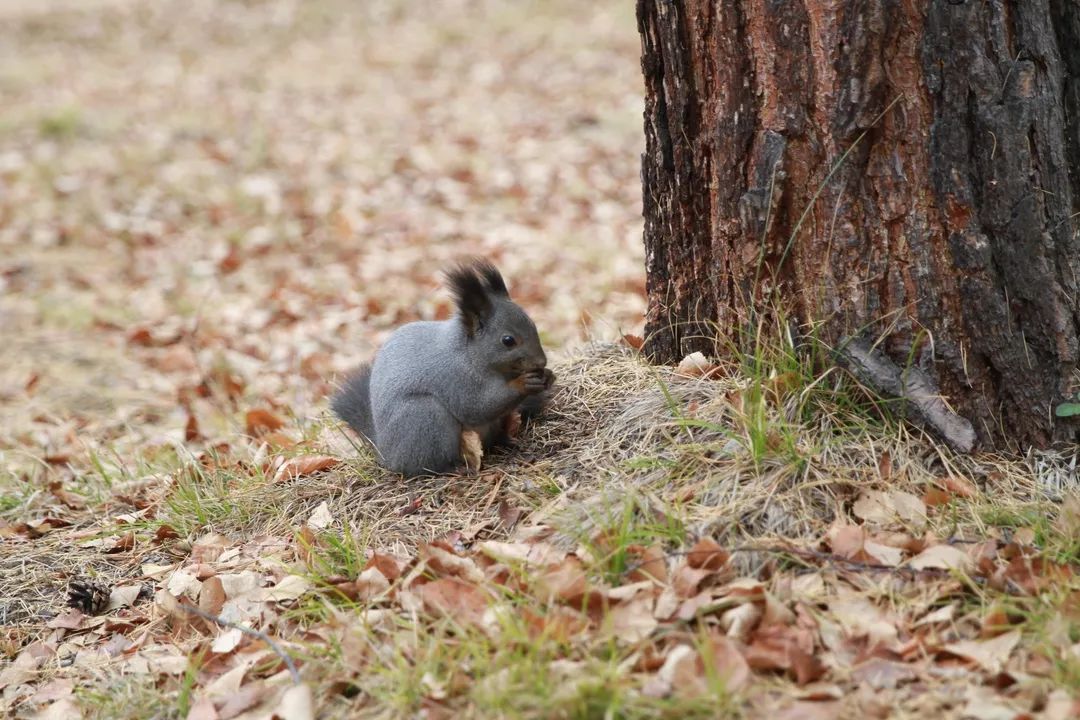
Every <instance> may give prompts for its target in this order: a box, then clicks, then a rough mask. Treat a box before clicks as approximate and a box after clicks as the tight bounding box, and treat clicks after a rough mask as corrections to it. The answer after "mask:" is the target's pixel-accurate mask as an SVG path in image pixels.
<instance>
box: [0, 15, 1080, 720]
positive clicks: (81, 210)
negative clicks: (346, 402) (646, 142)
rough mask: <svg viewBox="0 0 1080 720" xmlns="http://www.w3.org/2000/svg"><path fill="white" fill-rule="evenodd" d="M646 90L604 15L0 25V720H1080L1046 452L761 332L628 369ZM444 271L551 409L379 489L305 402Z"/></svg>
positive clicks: (322, 400)
mask: <svg viewBox="0 0 1080 720" xmlns="http://www.w3.org/2000/svg"><path fill="white" fill-rule="evenodd" d="M638 51H639V45H638V39H637V35H636V29H635V27H634V21H633V7H632V4H631V3H629V2H615V1H614V0H611V1H609V0H604V1H602V2H594V3H575V2H569V1H568V0H565V1H564V0H556V1H554V2H550V1H545V2H539V1H537V2H522V3H497V2H484V1H475V0H470V1H465V0H455V1H450V2H440V3H405V2H400V1H399V0H385V1H378V2H366V3H352V2H346V1H345V0H307V1H305V2H293V1H289V0H262V1H260V0H247V1H243V2H241V1H239V0H213V1H212V0H196V1H195V2H179V1H178V0H166V1H165V2H141V1H139V0H94V1H93V2H66V1H61V0H49V1H48V2H29V1H26V2H22V1H16V2H8V3H4V4H3V5H2V7H0V97H3V98H4V114H3V116H2V117H0V329H2V331H3V334H2V340H3V342H2V343H0V709H2V711H3V712H4V713H8V714H11V715H14V716H16V717H25V718H29V717H40V718H72V717H86V718H149V717H154V718H191V719H192V720H207V719H212V718H217V719H219V720H227V719H229V718H273V717H278V718H284V719H287V720H302V719H305V718H313V717H328V718H329V717H431V718H441V717H447V718H450V717H455V718H456V717H483V718H488V717H535V718H548V717H566V718H592V717H596V718H607V717H627V718H632V717H671V718H683V717H703V718H704V717H718V716H719V717H747V718H756V717H762V716H770V717H776V718H778V719H779V718H792V719H794V718H815V717H822V718H826V717H834V716H835V717H854V716H858V717H860V718H886V717H913V718H914V717H920V718H921V717H926V716H928V715H932V716H939V717H942V718H988V719H995V720H996V719H997V718H1021V717H1042V718H1047V719H1056V718H1069V717H1076V716H1077V715H1078V714H1080V705H1078V704H1077V698H1078V697H1080V695H1078V693H1080V580H1078V579H1077V578H1076V571H1077V569H1078V561H1080V558H1078V553H1080V501H1078V500H1077V496H1076V494H1075V493H1076V491H1075V484H1076V471H1077V468H1076V464H1077V453H1076V450H1075V449H1068V448H1066V449H1061V450H1058V451H1054V452H1042V453H1031V454H1030V455H1028V456H1026V457H1022V458H1003V457H996V456H989V455H979V456H973V457H959V456H956V455H954V454H952V453H950V452H949V451H948V450H947V449H945V448H943V447H940V446H938V445H936V444H935V443H934V442H932V440H930V439H928V438H926V437H924V436H923V435H922V434H921V433H919V432H918V431H917V430H915V429H912V428H910V427H909V426H906V425H904V424H903V423H902V422H900V420H899V419H898V418H897V416H896V409H895V408H892V407H889V406H888V405H887V404H883V403H882V401H881V400H880V399H878V398H875V397H873V396H872V395H870V394H868V393H867V392H865V391H864V390H863V389H862V388H860V387H859V386H858V385H857V384H856V383H854V382H853V381H852V380H851V379H849V378H847V377H845V376H844V375H843V374H842V373H840V372H839V371H837V370H835V369H830V368H829V367H828V366H827V364H824V363H821V362H819V361H818V360H819V358H814V357H810V356H808V355H807V354H806V353H804V352H802V351H801V350H799V351H797V350H796V349H794V348H792V347H790V346H789V345H787V344H786V343H785V341H784V338H783V334H781V333H775V334H769V333H764V334H763V335H762V336H761V339H760V342H759V344H758V345H757V346H756V347H751V348H749V349H747V351H746V354H745V355H744V356H743V357H741V358H740V359H738V360H736V361H732V362H730V364H725V365H723V366H713V365H711V364H709V362H708V361H706V360H705V359H704V358H688V359H687V360H686V361H684V362H683V364H682V365H680V367H679V368H653V367H650V366H648V365H647V364H645V363H644V362H642V361H641V360H640V358H638V357H637V355H636V352H635V348H636V347H637V346H638V345H639V340H638V338H635V337H634V336H633V335H632V334H631V333H634V332H640V323H641V315H642V311H643V309H644V297H643V295H644V292H643V291H644V276H643V270H642V268H643V255H642V250H641V245H640V233H641V221H640V183H639V180H638V162H639V160H638V158H639V154H640V149H641V143H642V140H641V104H642V101H641V95H642V88H641V80H640V71H639V68H638V59H637V58H638ZM465 255H484V256H487V257H489V258H491V259H492V260H494V261H495V262H496V263H497V264H498V265H499V266H500V267H501V268H502V269H503V271H504V273H505V274H506V276H507V278H508V281H509V283H510V285H511V290H512V292H513V294H514V296H515V297H516V298H517V299H518V300H519V301H520V302H521V303H522V304H524V305H525V306H526V307H527V308H528V309H529V311H530V312H531V314H532V315H533V317H534V319H535V320H536V321H537V324H538V325H539V327H540V329H541V332H542V335H543V338H544V340H545V342H546V343H547V345H548V346H549V348H551V350H552V352H551V355H552V357H553V359H554V360H555V362H554V369H555V371H556V373H557V374H558V377H559V385H558V390H557V394H556V396H555V398H554V402H553V405H552V407H551V409H550V411H549V413H548V416H547V417H546V418H545V419H544V421H543V422H541V423H538V424H535V425H532V426H529V427H526V428H524V429H523V431H522V432H521V434H520V435H519V437H518V438H517V440H518V446H517V447H516V448H514V449H513V450H511V451H508V452H500V453H497V454H495V455H493V456H491V457H486V458H484V465H483V468H482V469H481V471H480V472H479V473H478V474H477V475H474V476H446V477H440V478H429V479H423V480H416V481H412V482H408V483H405V482H402V481H401V480H400V478H395V477H394V476H392V475H389V474H387V473H385V472H383V471H381V470H380V469H379V468H378V467H377V466H376V465H375V463H374V462H373V460H372V457H371V453H370V452H369V451H368V450H367V449H366V448H364V447H362V446H360V445H359V444H358V443H357V442H356V441H355V438H353V437H352V436H350V435H349V434H348V433H347V432H345V431H344V430H343V429H342V428H341V427H340V426H339V425H338V423H336V422H335V421H334V420H333V419H332V418H330V417H329V416H328V414H327V412H326V395H327V393H328V392H330V390H331V389H332V387H333V383H334V382H335V379H336V378H338V377H340V375H341V373H343V372H344V371H346V370H348V369H349V368H350V367H351V366H352V365H353V364H355V363H356V362H358V361H360V360H363V359H367V358H368V357H369V356H370V354H371V353H372V352H373V350H374V348H375V347H377V345H378V344H379V342H380V341H381V340H382V339H383V338H385V336H386V334H387V333H388V332H389V331H390V330H391V329H392V328H393V327H395V326H396V325H398V324H400V323H402V322H406V321H409V320H414V319H432V318H445V317H447V316H448V315H449V313H450V306H449V301H448V298H447V296H446V294H445V293H443V292H441V291H439V290H438V282H439V271H440V270H441V268H443V267H444V266H445V265H446V263H448V262H450V261H452V260H454V259H457V258H460V257H462V256H465ZM769 337H774V338H775V339H774V340H770V339H768V338H769ZM586 341H590V342H586Z"/></svg>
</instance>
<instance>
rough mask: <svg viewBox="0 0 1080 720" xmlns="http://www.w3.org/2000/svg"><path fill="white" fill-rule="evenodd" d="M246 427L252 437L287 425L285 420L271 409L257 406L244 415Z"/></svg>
mask: <svg viewBox="0 0 1080 720" xmlns="http://www.w3.org/2000/svg"><path fill="white" fill-rule="evenodd" d="M244 427H245V428H246V429H247V434H248V435H250V436H251V437H259V436H261V435H265V434H266V433H271V432H274V431H275V430H280V429H281V428H283V427H285V421H284V420H282V419H281V418H280V417H278V416H277V415H276V414H274V413H273V412H271V411H269V410H265V409H262V408H256V409H254V410H248V412H247V414H246V415H245V416H244Z"/></svg>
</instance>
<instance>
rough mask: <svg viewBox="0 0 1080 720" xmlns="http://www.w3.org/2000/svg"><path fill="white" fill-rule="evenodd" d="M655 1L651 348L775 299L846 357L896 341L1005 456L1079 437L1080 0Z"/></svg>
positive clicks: (726, 324) (881, 359)
mask: <svg viewBox="0 0 1080 720" xmlns="http://www.w3.org/2000/svg"><path fill="white" fill-rule="evenodd" d="M637 13H638V27H639V30H640V32H641V38H642V70H643V72H644V75H645V85H646V93H647V95H646V109H645V135H646V151H645V154H644V155H643V157H642V179H643V184H644V207H645V246H646V253H647V261H646V262H647V268H646V269H647V273H648V293H649V311H648V317H647V325H646V333H647V335H648V338H647V344H646V351H647V352H648V353H649V354H650V355H651V356H652V357H654V358H655V359H657V360H659V361H665V362H667V361H673V360H677V359H678V358H680V357H682V356H683V355H685V354H686V353H688V352H692V351H694V350H704V351H707V352H708V351H710V350H712V349H713V348H714V347H715V338H716V336H717V332H718V330H719V333H720V334H724V333H728V332H731V331H732V330H735V329H738V328H739V327H742V326H744V325H745V324H746V323H748V322H752V321H753V315H754V311H753V309H754V308H755V307H758V308H760V307H762V306H763V305H765V304H766V303H767V302H768V301H769V299H770V298H779V299H780V300H781V301H782V303H783V304H784V307H785V310H786V312H788V313H790V314H791V316H792V317H794V318H796V319H797V320H799V321H800V322H801V323H803V324H804V326H805V324H806V323H811V322H812V323H815V327H817V331H818V332H819V333H820V334H821V336H822V339H823V340H824V341H825V342H826V343H828V344H829V345H831V346H832V347H835V348H839V347H841V344H842V343H844V342H848V341H849V339H852V338H856V339H861V340H860V342H862V343H863V344H862V345H857V344H856V345H852V347H861V348H863V349H864V350H865V348H867V347H868V346H869V343H872V342H875V341H877V340H879V339H880V340H882V342H881V343H880V344H879V345H878V346H877V348H878V350H880V351H881V352H880V353H879V354H878V356H877V357H876V358H875V359H874V361H873V362H877V363H883V364H884V366H888V367H891V368H893V369H895V370H896V371H897V372H898V373H899V374H900V377H901V381H900V384H901V385H904V383H905V380H904V378H907V377H908V372H911V371H912V368H917V369H918V370H917V371H918V372H920V373H921V376H922V377H923V378H924V379H925V380H926V383H925V384H926V387H928V388H930V390H931V391H932V394H934V395H937V394H938V393H940V395H941V397H943V398H944V399H945V400H946V402H947V403H948V405H949V406H950V407H951V408H952V410H955V411H956V413H958V414H959V415H960V416H962V417H963V418H966V419H967V420H968V421H970V424H971V426H973V429H974V432H975V433H976V434H977V436H978V439H979V440H980V441H982V443H984V444H986V445H990V446H997V447H1004V446H1012V445H1013V444H1014V443H1017V444H1021V445H1030V444H1034V445H1037V446H1043V445H1045V444H1047V443H1049V442H1051V441H1053V440H1055V439H1063V438H1075V437H1076V432H1077V428H1076V425H1075V424H1068V423H1067V422H1066V421H1064V420H1062V419H1058V418H1055V417H1054V412H1053V411H1054V408H1055V406H1056V405H1058V404H1059V403H1061V402H1063V401H1064V400H1066V398H1067V396H1068V395H1069V394H1070V393H1071V392H1072V391H1073V390H1075V387H1074V386H1073V384H1075V382H1076V371H1077V366H1078V357H1080V345H1078V336H1080V300H1078V294H1080V293H1078V287H1080V286H1078V283H1080V231H1078V230H1077V228H1078V227H1080V222H1078V220H1080V213H1078V212H1077V211H1078V210H1080V207H1078V203H1077V200H1078V199H1080V2H1078V0H929V1H926V0H730V1H726V0H725V1H722V2H721V1H718V0H708V1H706V0H638V6H637ZM864 359H865V358H864ZM871 364H873V363H871ZM886 384H888V383H886ZM906 389H907V390H909V391H910V386H906ZM972 439H974V436H973V437H972ZM959 444H961V445H963V444H964V443H959ZM968 444H970V443H968Z"/></svg>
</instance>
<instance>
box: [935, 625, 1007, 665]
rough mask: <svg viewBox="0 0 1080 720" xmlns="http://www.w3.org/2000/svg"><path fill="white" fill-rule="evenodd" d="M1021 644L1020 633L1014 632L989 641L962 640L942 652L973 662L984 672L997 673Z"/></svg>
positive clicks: (950, 644)
mask: <svg viewBox="0 0 1080 720" xmlns="http://www.w3.org/2000/svg"><path fill="white" fill-rule="evenodd" d="M1019 642H1020V631H1019V630H1012V631H1010V632H1007V633H1004V634H1003V635H999V636H997V637H995V638H991V639H989V640H960V641H958V642H954V643H949V644H948V645H945V646H944V647H942V648H941V650H942V651H943V652H947V653H949V654H951V655H956V656H957V657H962V658H966V659H968V660H971V661H973V662H975V663H977V664H978V665H979V666H980V667H982V668H983V669H984V670H986V671H988V672H992V673H996V672H1000V671H1001V670H1002V669H1003V668H1004V667H1005V663H1006V662H1007V661H1008V659H1009V656H1010V655H1012V651H1013V650H1014V649H1015V648H1016V645H1017V643H1019Z"/></svg>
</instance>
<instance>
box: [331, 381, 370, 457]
mask: <svg viewBox="0 0 1080 720" xmlns="http://www.w3.org/2000/svg"><path fill="white" fill-rule="evenodd" d="M370 386H371V365H369V364H367V363H365V364H363V365H361V366H360V367H358V368H357V369H356V370H354V371H353V372H352V374H350V375H349V376H348V377H346V378H345V381H344V382H343V383H342V384H341V389H340V390H338V392H337V394H336V395H334V399H333V400H331V401H330V407H331V408H332V409H333V411H334V414H335V415H337V416H338V417H339V418H341V419H342V420H344V421H345V422H347V423H348V424H349V427H351V428H352V429H353V430H355V431H356V432H357V433H358V434H359V435H362V436H363V437H365V438H367V439H368V440H370V441H372V442H374V441H375V429H374V428H373V427H372V422H371V389H370Z"/></svg>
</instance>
